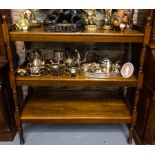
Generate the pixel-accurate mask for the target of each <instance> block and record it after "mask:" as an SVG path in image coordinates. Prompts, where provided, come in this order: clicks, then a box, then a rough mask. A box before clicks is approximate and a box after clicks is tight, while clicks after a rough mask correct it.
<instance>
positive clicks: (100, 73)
mask: <svg viewBox="0 0 155 155" xmlns="http://www.w3.org/2000/svg"><path fill="white" fill-rule="evenodd" d="M120 69H121V65H120V61H117V62H116V63H112V61H111V60H110V59H108V58H104V59H103V60H100V63H96V62H93V63H85V64H83V65H82V66H81V73H82V74H83V75H85V76H87V77H94V78H110V77H115V76H118V75H119V74H120Z"/></svg>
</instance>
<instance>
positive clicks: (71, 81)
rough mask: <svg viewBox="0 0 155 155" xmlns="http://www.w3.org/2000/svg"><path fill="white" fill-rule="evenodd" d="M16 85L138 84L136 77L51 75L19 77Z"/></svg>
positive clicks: (131, 85)
mask: <svg viewBox="0 0 155 155" xmlns="http://www.w3.org/2000/svg"><path fill="white" fill-rule="evenodd" d="M16 83H17V85H19V86H22V85H27V86H78V85H80V86H102V85H103V86H110V85H111V86H130V87H135V86H136V83H137V79H136V77H135V76H134V75H133V76H132V77H131V78H129V79H125V78H123V77H121V76H119V77H116V78H109V79H95V78H87V77H84V76H78V77H75V78H71V77H69V76H68V77H65V76H62V77H61V76H60V77H59V76H58V77H52V76H51V75H46V76H40V77H26V76H25V77H24V76H17V77H16Z"/></svg>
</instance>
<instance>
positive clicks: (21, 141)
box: [13, 91, 24, 144]
mask: <svg viewBox="0 0 155 155" xmlns="http://www.w3.org/2000/svg"><path fill="white" fill-rule="evenodd" d="M13 98H14V102H15V109H16V111H15V117H16V125H17V128H18V134H19V138H20V144H24V137H23V128H22V122H21V120H20V112H19V110H20V108H19V105H18V100H17V92H16V91H13Z"/></svg>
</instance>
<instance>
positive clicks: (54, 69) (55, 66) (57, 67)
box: [46, 60, 64, 76]
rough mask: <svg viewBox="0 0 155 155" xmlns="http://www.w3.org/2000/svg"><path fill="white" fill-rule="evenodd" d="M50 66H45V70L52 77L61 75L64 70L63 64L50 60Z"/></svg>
mask: <svg viewBox="0 0 155 155" xmlns="http://www.w3.org/2000/svg"><path fill="white" fill-rule="evenodd" d="M50 62H51V64H46V68H47V70H48V71H50V72H51V73H52V74H53V75H54V76H58V75H60V74H61V73H62V71H63V69H64V64H60V63H54V62H53V61H52V60H50Z"/></svg>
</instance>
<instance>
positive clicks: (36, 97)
mask: <svg viewBox="0 0 155 155" xmlns="http://www.w3.org/2000/svg"><path fill="white" fill-rule="evenodd" d="M21 120H22V122H33V123H130V122H131V114H130V109H129V108H128V106H127V104H126V103H125V100H124V99H123V98H122V97H121V95H120V94H119V93H116V92H109V91H106V92H104V91H52V92H50V93H48V92H47V93H45V92H44V91H40V92H35V94H31V95H29V97H28V98H27V100H26V101H25V105H24V107H23V110H22V112H21Z"/></svg>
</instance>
